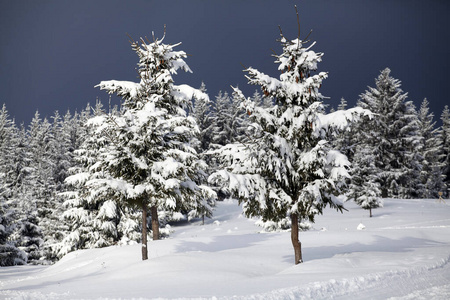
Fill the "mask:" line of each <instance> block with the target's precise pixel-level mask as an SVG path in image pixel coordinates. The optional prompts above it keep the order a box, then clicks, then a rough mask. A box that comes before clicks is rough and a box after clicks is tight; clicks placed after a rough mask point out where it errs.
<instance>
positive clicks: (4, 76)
mask: <svg viewBox="0 0 450 300" xmlns="http://www.w3.org/2000/svg"><path fill="white" fill-rule="evenodd" d="M294 4H297V6H298V9H299V13H300V23H301V38H304V37H305V36H306V35H307V34H308V32H309V31H310V30H311V29H313V33H312V34H311V36H310V38H311V40H313V41H316V42H317V44H316V45H315V46H314V47H313V48H312V50H315V51H316V52H324V57H323V62H322V63H321V64H319V69H318V71H326V72H329V78H328V79H326V80H325V81H324V83H323V86H322V90H321V92H322V94H324V95H325V96H328V97H330V99H329V100H326V101H325V103H327V104H330V105H331V106H334V107H336V106H337V105H338V103H339V101H340V98H341V97H344V98H345V99H346V100H347V101H348V102H349V104H350V105H354V104H355V102H356V100H357V99H358V96H359V95H360V94H361V93H363V92H364V91H365V90H366V89H367V86H372V87H373V86H374V85H375V83H374V79H375V78H376V77H377V76H378V75H379V73H380V71H381V70H382V69H384V68H386V67H389V68H390V69H391V70H392V72H391V76H393V77H394V78H397V79H399V80H401V81H402V89H403V90H404V91H405V92H408V95H409V98H408V99H409V100H413V101H414V102H415V103H416V105H417V106H419V105H420V103H421V102H422V100H423V98H425V97H426V98H427V99H428V101H430V103H431V109H432V111H433V112H434V114H435V116H436V119H438V118H439V117H440V115H441V113H442V110H443V108H444V105H449V104H450V97H449V95H448V94H449V93H448V88H449V86H450V81H449V78H450V75H449V72H450V59H449V55H450V26H449V25H450V24H449V23H450V21H449V20H450V18H449V16H450V1H447V0H440V1H438V0H427V1H425V0H422V1H415V0H409V1H406V0H404V1H400V0H390V1H387V0H386V1H381V0H370V1H369V0H367V1H365V0H343V1H332V0H328V1H325V0H323V1H322V0H314V1H306V0H303V1H292V0H291V1H264V0H258V1H256V0H255V1H253V0H252V1H248V0H247V1H233V0H228V1H212V0H196V1H187V0H180V1H167V0H165V1H150V0H147V1H145V0H128V1H112V0H110V1H103V0H88V1H85V0H81V1H80V0H77V1H74V0H70V1H66V0H57V1H56V0H55V1H46V0H0V105H1V104H3V103H5V104H6V108H7V110H8V111H9V114H10V116H11V118H15V120H16V123H22V122H24V123H25V124H26V125H28V124H29V122H30V121H31V119H32V117H33V115H34V113H35V112H36V110H39V112H40V114H41V116H42V117H50V116H52V115H53V113H54V111H55V110H58V111H59V112H60V113H61V114H64V113H65V112H66V111H67V110H68V109H70V110H71V112H74V111H75V110H78V111H80V110H81V109H83V108H84V107H85V106H86V104H87V103H88V102H89V103H91V104H94V103H95V100H96V98H99V99H101V100H102V102H104V103H107V101H108V95H107V94H106V92H104V91H100V90H99V89H96V88H94V85H96V84H98V83H99V82H100V81H102V80H110V79H115V80H129V81H138V79H137V78H136V74H137V73H136V70H135V68H136V63H137V56H136V54H135V53H134V52H133V51H132V50H131V47H130V44H129V41H128V37H127V33H128V34H129V35H130V36H131V37H133V38H134V39H138V38H139V37H141V36H142V37H143V36H147V37H148V38H149V39H151V36H152V32H154V34H155V36H156V37H161V36H162V35H163V28H164V24H166V26H167V34H166V39H165V42H166V43H171V44H173V43H178V42H182V45H181V46H179V47H178V48H176V50H184V51H185V52H187V53H188V54H189V55H190V56H189V57H188V58H187V59H186V62H187V63H188V65H189V66H190V68H191V69H192V70H193V72H194V73H193V74H189V73H188V74H181V72H179V75H176V76H175V77H174V79H175V83H176V84H189V85H191V86H193V87H199V86H200V84H201V82H202V81H204V82H205V84H206V87H207V89H208V93H209V95H210V97H211V98H212V99H214V97H215V96H216V95H217V93H218V91H219V90H222V91H228V92H231V88H230V85H239V87H240V88H241V89H243V90H244V92H245V93H246V95H247V96H251V95H252V94H253V92H254V90H255V88H256V87H255V86H248V85H247V81H246V79H245V77H244V73H243V72H242V69H243V67H242V65H244V66H246V67H249V66H252V67H255V68H257V69H259V70H260V71H262V72H264V73H266V74H269V75H271V76H277V77H278V76H279V74H278V71H277V65H275V64H274V63H273V61H274V58H273V57H271V54H272V49H273V50H274V51H275V52H277V53H280V51H281V48H280V45H279V43H277V42H276V39H278V38H279V30H278V25H280V26H281V27H282V29H283V33H284V35H285V36H286V37H287V38H290V39H294V38H296V37H297V19H296V15H295V9H294ZM113 101H118V100H117V99H115V100H113ZM117 103H118V102H117Z"/></svg>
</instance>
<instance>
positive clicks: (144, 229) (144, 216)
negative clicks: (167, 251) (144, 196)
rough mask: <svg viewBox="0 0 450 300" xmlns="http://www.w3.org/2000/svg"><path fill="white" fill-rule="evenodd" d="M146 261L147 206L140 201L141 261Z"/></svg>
mask: <svg viewBox="0 0 450 300" xmlns="http://www.w3.org/2000/svg"><path fill="white" fill-rule="evenodd" d="M147 259H148V248H147V205H146V203H145V201H142V260H147Z"/></svg>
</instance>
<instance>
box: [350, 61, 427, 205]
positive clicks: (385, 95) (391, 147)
mask: <svg viewBox="0 0 450 300" xmlns="http://www.w3.org/2000/svg"><path fill="white" fill-rule="evenodd" d="M390 73H391V70H390V69H389V68H386V69H384V70H383V71H381V74H380V75H379V76H378V78H377V79H376V80H375V84H376V87H375V88H372V87H369V88H368V90H366V92H365V93H363V94H362V95H361V96H360V99H359V100H358V105H359V106H361V107H363V108H366V109H369V110H370V111H372V112H373V113H374V114H376V115H377V118H374V119H373V120H372V121H371V122H367V123H366V124H364V125H363V127H361V128H360V129H359V130H364V131H367V132H369V134H368V135H366V138H365V139H364V140H363V141H361V142H363V143H367V145H368V146H369V147H372V148H374V149H375V151H374V155H375V167H376V172H377V174H378V175H377V176H378V179H377V180H378V182H379V184H380V188H381V192H382V193H381V195H382V197H383V198H386V197H402V198H411V197H417V194H416V192H415V191H416V190H417V189H418V185H419V184H420V170H421V165H420V162H421V157H420V154H419V153H418V147H420V137H419V136H418V128H419V121H418V117H417V112H416V111H415V108H414V105H413V103H412V102H411V101H406V99H407V96H408V95H407V93H404V92H403V91H402V89H401V83H400V81H399V80H398V79H394V78H393V77H391V76H390Z"/></svg>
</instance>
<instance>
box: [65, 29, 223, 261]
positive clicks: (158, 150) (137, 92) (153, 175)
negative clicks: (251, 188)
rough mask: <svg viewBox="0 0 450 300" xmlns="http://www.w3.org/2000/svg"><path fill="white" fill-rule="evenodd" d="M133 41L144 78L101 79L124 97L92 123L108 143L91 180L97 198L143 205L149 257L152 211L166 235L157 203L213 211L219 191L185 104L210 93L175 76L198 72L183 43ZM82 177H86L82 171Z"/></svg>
mask: <svg viewBox="0 0 450 300" xmlns="http://www.w3.org/2000/svg"><path fill="white" fill-rule="evenodd" d="M163 40H164V37H163V38H162V39H161V40H159V39H154V42H152V43H147V42H146V41H145V40H144V39H141V40H140V41H133V42H132V49H133V50H134V51H135V52H136V54H137V55H138V57H139V62H138V72H139V75H140V82H139V83H135V82H129V81H116V80H111V81H102V82H101V83H100V84H99V85H97V87H99V88H100V89H102V90H106V91H108V93H110V94H116V95H118V96H120V97H122V99H123V102H122V107H121V109H120V111H119V113H118V114H111V113H110V114H104V115H101V116H96V117H94V118H92V119H90V120H89V121H88V124H89V125H91V126H95V127H96V134H97V135H100V136H102V137H103V138H104V139H105V140H106V143H105V144H106V146H105V147H103V148H101V153H99V155H98V156H97V157H96V158H95V161H93V162H92V165H91V166H90V168H89V171H90V172H92V173H94V174H99V176H98V178H96V179H92V180H89V181H88V182H86V184H87V185H88V186H89V187H90V188H91V190H92V192H93V196H96V197H99V196H102V195H103V196H107V195H110V196H111V195H113V196H114V197H113V199H117V201H118V202H119V203H126V204H128V205H137V206H139V207H140V208H141V211H142V218H141V220H142V225H141V227H142V259H147V257H148V256H147V255H148V250H147V210H148V208H150V211H151V223H152V231H153V239H155V240H156V239H158V238H159V224H158V209H160V210H164V211H185V212H190V211H203V210H208V209H209V208H208V204H207V199H209V198H215V195H214V194H215V193H214V192H213V191H212V190H211V189H210V188H208V187H207V186H204V185H201V184H199V183H201V182H203V181H204V177H205V176H206V174H205V173H204V172H203V171H202V170H203V169H204V168H206V164H205V163H204V162H203V161H202V160H200V159H199V157H198V155H197V153H196V151H195V149H194V148H193V146H191V141H193V139H194V137H195V134H196V133H197V132H198V126H197V124H196V122H195V119H194V118H193V117H190V116H187V113H186V108H187V107H188V106H189V105H190V101H191V99H192V97H193V96H194V95H195V97H196V98H197V99H199V98H202V97H206V95H204V94H203V93H202V92H200V91H198V90H196V89H194V88H191V87H189V86H187V85H180V86H177V85H175V84H174V81H173V78H172V74H176V73H177V71H178V70H180V69H181V70H184V71H187V72H191V70H190V69H189V67H188V65H187V64H186V63H185V62H184V60H183V58H185V57H186V53H185V52H184V51H175V50H174V48H175V47H177V46H179V45H180V44H175V45H168V44H164V43H163ZM74 176H76V175H74ZM80 176H85V175H84V174H83V173H81V175H80Z"/></svg>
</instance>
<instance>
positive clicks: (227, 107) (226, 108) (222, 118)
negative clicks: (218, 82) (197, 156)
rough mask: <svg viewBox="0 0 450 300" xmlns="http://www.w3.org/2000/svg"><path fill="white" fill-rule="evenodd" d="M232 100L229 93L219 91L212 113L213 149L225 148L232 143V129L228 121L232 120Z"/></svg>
mask: <svg viewBox="0 0 450 300" xmlns="http://www.w3.org/2000/svg"><path fill="white" fill-rule="evenodd" d="M231 105H232V102H231V99H230V96H229V95H228V92H222V91H219V93H218V94H217V96H216V99H215V102H214V107H213V112H212V113H211V120H212V128H211V131H212V132H211V135H212V143H211V144H212V147H214V148H217V147H220V146H224V145H226V144H228V143H229V142H231V141H230V140H229V137H230V131H231V130H230V128H229V126H228V123H229V122H228V120H230V119H231V114H232V112H231Z"/></svg>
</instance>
